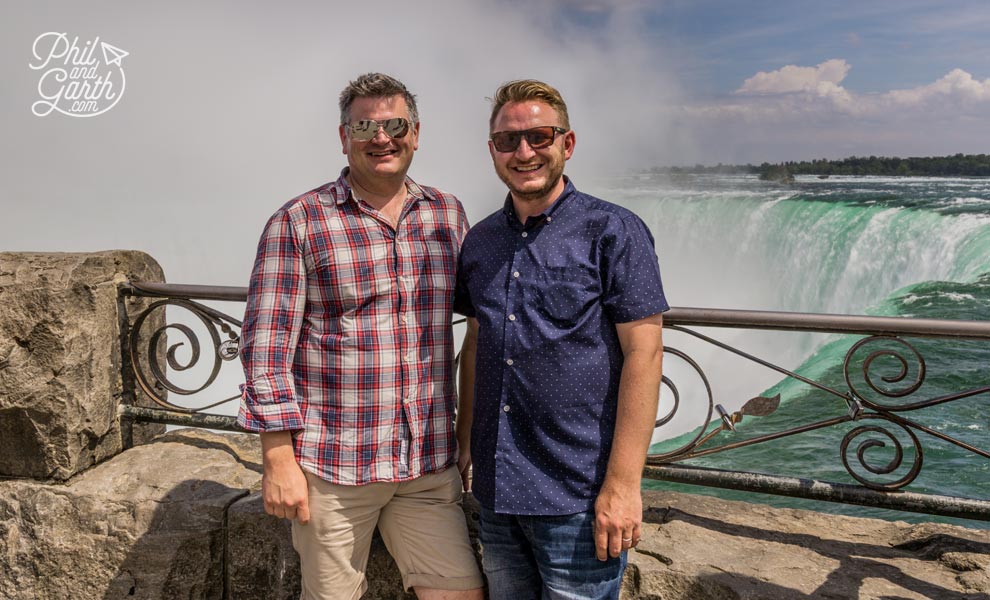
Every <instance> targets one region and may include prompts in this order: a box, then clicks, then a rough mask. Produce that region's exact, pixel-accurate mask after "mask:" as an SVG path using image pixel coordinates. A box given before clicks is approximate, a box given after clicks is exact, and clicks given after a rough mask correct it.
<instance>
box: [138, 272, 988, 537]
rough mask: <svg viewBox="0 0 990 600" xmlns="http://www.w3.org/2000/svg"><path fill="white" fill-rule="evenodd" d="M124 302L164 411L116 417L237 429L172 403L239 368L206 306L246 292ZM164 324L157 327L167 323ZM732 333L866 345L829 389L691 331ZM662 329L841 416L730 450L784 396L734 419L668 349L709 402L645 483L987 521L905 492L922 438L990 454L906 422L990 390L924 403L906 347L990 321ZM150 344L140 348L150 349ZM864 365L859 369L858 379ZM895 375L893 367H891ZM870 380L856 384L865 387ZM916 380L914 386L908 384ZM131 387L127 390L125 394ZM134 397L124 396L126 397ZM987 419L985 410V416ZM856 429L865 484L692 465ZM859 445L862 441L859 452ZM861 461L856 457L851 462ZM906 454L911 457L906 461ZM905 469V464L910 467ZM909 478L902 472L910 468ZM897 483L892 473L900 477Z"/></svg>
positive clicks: (748, 322)
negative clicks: (732, 358) (198, 380)
mask: <svg viewBox="0 0 990 600" xmlns="http://www.w3.org/2000/svg"><path fill="white" fill-rule="evenodd" d="M121 295H122V296H123V297H127V296H134V297H149V298H160V299H159V300H156V301H154V302H152V303H151V304H150V305H149V306H147V307H146V308H145V309H144V310H143V311H142V312H141V313H140V314H138V315H137V316H136V317H135V318H134V320H133V325H132V326H130V331H129V332H128V333H127V336H126V345H127V356H128V357H129V360H125V361H123V362H124V369H125V372H124V373H123V376H124V378H125V390H127V389H132V390H137V389H140V390H142V391H143V392H144V393H145V394H146V395H147V397H148V398H150V399H151V400H152V401H153V402H154V403H155V404H156V405H157V408H147V407H138V406H135V405H134V403H133V398H131V400H132V402H130V403H125V404H123V405H122V406H121V408H120V413H121V416H122V417H124V418H130V419H134V420H137V421H154V422H160V423H169V424H174V425H182V426H194V427H207V428H211V429H221V430H230V431H241V429H240V428H239V427H238V426H237V423H236V419H235V418H234V417H230V416H223V415H215V414H208V413H204V412H203V411H206V410H208V409H211V408H214V407H216V406H218V405H221V404H224V403H227V402H232V401H234V400H237V399H238V398H239V397H240V395H239V394H234V395H233V396H229V397H225V398H223V399H221V400H218V401H213V402H209V403H207V404H205V405H202V406H198V407H195V408H189V407H184V406H180V405H178V404H175V403H173V402H171V401H169V399H168V394H169V393H171V394H177V395H180V396H187V395H192V394H196V393H199V392H201V391H203V390H205V389H207V388H208V387H209V386H210V385H211V384H213V383H214V381H215V380H216V377H217V374H218V373H219V370H220V366H221V365H222V363H224V362H228V361H233V360H235V359H236V358H237V352H238V346H237V344H238V341H239V335H238V331H239V329H240V326H241V322H240V321H239V320H237V319H235V318H233V317H231V316H230V315H227V314H224V313H222V312H220V311H218V310H216V309H214V308H211V307H209V306H207V305H205V304H202V303H201V302H200V301H202V300H206V301H232V302H243V301H245V300H246V296H247V288H244V287H224V286H198V285H175V284H149V283H137V282H132V283H130V284H129V285H126V286H124V287H122V288H121ZM166 307H176V308H180V309H183V310H186V311H189V312H190V313H192V314H193V315H195V317H196V318H197V319H198V320H199V321H200V322H201V323H202V324H203V325H204V326H205V327H206V329H207V331H208V332H209V333H208V337H209V344H210V345H212V348H210V349H209V352H206V351H204V350H203V344H201V343H200V341H199V340H198V338H197V336H196V335H195V334H194V333H193V330H192V329H191V328H189V327H187V326H185V325H182V324H178V323H172V324H168V323H166V324H164V325H162V326H160V327H159V328H158V329H156V330H155V331H144V329H145V326H146V324H147V323H149V322H150V321H149V320H148V317H149V316H150V315H152V314H154V313H155V312H156V311H159V310H164V309H165V308H166ZM159 322H160V321H159ZM697 326H700V327H706V328H732V329H747V330H783V331H796V332H819V333H835V334H853V335H859V336H863V337H862V338H861V339H859V340H858V341H856V342H855V343H853V344H852V345H851V347H850V348H849V350H848V351H847V352H846V355H845V358H844V360H843V363H842V373H843V378H844V385H841V386H837V385H835V384H831V385H829V384H826V383H823V382H821V381H816V380H814V379H810V378H808V377H805V376H803V375H801V374H799V373H796V372H793V371H791V370H789V369H785V368H783V367H781V366H779V365H776V364H774V363H772V362H770V361H768V360H765V359H763V358H760V357H758V356H755V355H753V354H749V353H747V352H744V351H742V350H740V349H738V348H735V347H733V346H731V345H729V344H726V343H724V342H722V341H719V340H717V339H715V338H713V337H710V336H708V335H705V334H702V333H700V332H698V331H695V330H694V329H691V327H697ZM664 327H665V329H667V330H670V331H677V332H680V333H682V334H684V335H687V336H690V337H691V338H694V339H696V340H698V341H700V343H703V344H706V345H708V346H711V347H713V348H718V349H721V350H723V351H726V352H730V353H732V354H734V355H736V356H738V357H740V358H742V359H743V360H745V361H748V362H750V363H752V364H754V365H758V366H760V367H762V368H766V369H771V370H773V371H776V372H778V373H779V374H781V375H783V376H785V377H786V378H790V379H792V380H795V381H799V382H802V383H803V384H805V385H807V386H809V389H814V390H817V391H818V392H819V393H820V394H823V395H824V396H825V397H827V398H832V399H834V400H835V401H836V402H837V406H838V407H839V409H840V410H838V411H835V414H834V415H833V416H829V417H827V418H823V419H819V420H813V421H811V422H808V423H800V424H797V425H795V426H791V427H787V428H783V429H780V430H775V431H772V432H769V433H763V434H757V435H755V436H753V437H749V438H745V439H741V440H740V439H735V438H737V437H739V436H738V435H735V434H732V436H731V437H732V438H733V439H730V440H727V441H723V443H719V442H720V441H722V440H724V439H725V437H726V434H729V433H730V432H736V431H737V425H738V424H739V423H740V422H742V421H743V420H744V419H746V418H747V417H749V418H760V417H767V416H769V415H771V414H773V413H775V412H776V411H777V409H778V408H779V406H780V398H779V396H774V397H756V398H753V399H751V400H749V401H747V402H746V403H744V404H743V405H742V407H741V408H740V409H738V410H736V411H733V412H729V411H727V410H726V409H725V408H723V406H722V405H721V404H718V403H716V402H715V398H714V393H713V391H712V386H711V385H710V383H709V379H708V377H707V375H706V374H705V372H704V370H703V369H702V367H701V366H700V365H699V364H698V362H696V361H695V360H694V359H692V357H691V356H689V355H688V354H687V353H685V352H682V351H680V350H678V349H676V348H674V347H670V346H666V347H665V348H664V355H665V357H666V358H670V357H677V358H678V359H680V360H681V361H683V362H684V363H685V364H686V365H688V368H689V370H691V371H693V372H694V373H695V374H696V375H697V377H698V379H699V380H700V382H701V388H703V390H702V395H703V396H705V397H707V411H702V412H703V413H704V414H703V420H702V422H701V423H699V424H698V426H697V427H696V428H694V429H693V430H692V431H696V432H697V433H696V434H694V435H693V436H689V437H691V439H690V440H688V441H687V442H685V443H684V444H682V445H681V446H680V447H678V448H676V449H673V450H670V451H666V452H663V453H651V454H650V455H648V457H647V466H646V468H645V470H644V476H645V477H647V478H651V479H657V480H664V481H672V482H679V483H688V484H695V485H703V486H710V487H718V488H727V489H734V490H741V491H748V492H760V493H767V494H775V495H781V496H789V497H800V498H807V499H813V500H821V501H827V502H840V503H846V504H857V505H865V506H873V507H878V508H887V509H893V510H901V511H910V512H918V513H927V514H936V515H941V516H950V517H959V518H966V519H976V520H983V521H990V500H987V499H976V498H960V497H955V496H943V495H934V494H922V493H915V492H911V491H908V490H906V489H905V488H906V487H907V486H908V485H909V484H911V483H912V482H913V481H915V479H916V478H917V477H918V475H919V474H920V473H921V471H922V468H923V465H924V445H923V443H922V439H923V438H924V439H929V438H934V439H937V440H940V441H941V442H942V443H943V444H947V445H949V446H951V447H953V448H955V449H956V451H958V452H960V453H964V454H968V455H972V456H974V457H976V460H979V459H990V451H988V449H985V448H978V447H976V446H974V445H973V444H970V443H967V442H965V441H963V440H960V439H958V438H957V437H953V436H951V435H949V434H947V433H945V432H943V431H940V430H937V429H935V428H932V427H929V426H926V425H924V424H922V423H920V422H918V421H917V420H915V419H913V418H909V415H910V414H912V413H915V412H916V411H922V410H924V409H927V408H931V407H935V406H939V405H944V404H947V403H950V402H957V401H961V400H967V399H973V398H974V397H977V396H980V395H983V394H987V393H990V387H975V388H971V389H964V390H959V391H956V392H953V393H949V394H942V395H939V396H936V397H931V398H921V399H916V398H915V395H916V394H917V393H918V392H919V390H920V389H921V388H922V386H923V384H924V383H925V378H926V363H925V359H924V357H923V355H922V353H921V352H919V351H918V349H917V348H916V347H915V345H913V344H912V343H910V342H909V341H907V340H906V339H905V338H912V339H913V338H947V339H957V340H963V339H968V340H984V341H985V340H990V323H988V322H980V321H947V320H936V319H915V318H902V317H868V316H847V315H827V314H808V313H786V312H766V311H739V310H721V309H698V308H673V309H671V310H670V311H669V312H667V313H665V315H664ZM169 331H171V332H173V333H174V334H178V335H180V336H181V338H182V341H179V342H176V343H172V344H170V345H168V346H167V347H166V345H165V344H164V343H163V339H164V336H165V334H166V332H169ZM142 340H144V341H143V342H142ZM184 344H188V345H189V347H188V348H187V349H186V352H187V353H188V356H189V358H188V359H187V360H185V361H180V360H179V359H178V358H177V350H178V349H179V348H180V347H182V346H183V345H184ZM206 356H209V360H210V361H212V362H211V364H210V365H207V367H208V369H209V375H208V376H207V377H206V380H205V382H204V383H203V384H202V385H199V386H197V387H195V388H188V387H186V388H184V387H182V386H179V385H177V384H175V383H174V382H172V381H170V380H169V378H168V374H167V373H166V372H165V370H164V369H163V368H162V366H163V365H165V364H167V365H168V367H169V368H170V369H171V370H172V371H174V372H182V371H185V370H187V369H190V368H192V367H193V366H195V365H197V364H198V363H199V361H200V360H201V359H203V358H204V357H206ZM883 361H887V363H888V367H889V365H890V364H893V365H894V366H895V369H894V370H895V371H896V372H895V373H893V374H886V375H882V376H880V377H879V380H875V378H874V375H873V374H872V373H871V372H872V371H873V370H874V369H875V367H876V366H877V365H878V364H880V363H882V362H883ZM857 367H859V371H858V374H857ZM888 371H889V369H888ZM860 379H861V380H862V381H859V380H860ZM909 379H913V380H912V381H908V380H909ZM128 382H130V386H128ZM662 385H664V386H665V387H666V388H667V390H668V392H669V393H670V395H671V396H672V397H673V403H672V407H671V409H670V410H669V411H667V412H666V414H664V415H662V416H660V417H659V418H658V419H657V421H656V427H660V426H662V425H665V424H667V423H669V422H670V421H671V420H672V419H673V418H674V416H675V414H676V413H677V412H678V409H679V408H680V397H681V395H682V394H681V390H680V389H679V388H678V386H677V385H676V384H675V383H674V381H672V380H671V379H670V378H669V377H668V376H667V375H664V377H663V384H662ZM125 395H126V394H125ZM984 414H986V413H984ZM842 424H853V425H855V428H853V429H852V430H851V431H849V432H848V433H846V434H845V435H844V436H843V437H842V440H841V442H840V444H839V448H838V450H839V456H840V457H841V461H842V463H843V466H844V468H845V471H846V472H847V473H848V474H849V475H850V476H851V477H852V478H853V479H854V480H855V481H857V482H858V484H859V485H852V484H844V483H835V482H826V481H819V480H814V479H805V478H795V477H788V476H781V475H769V474H763V473H748V472H740V471H730V470H722V469H713V468H707V467H704V466H697V465H691V464H684V461H688V460H692V459H698V458H701V457H706V456H710V455H714V454H718V453H722V452H730V451H732V450H736V449H740V448H745V447H751V446H755V445H757V444H764V443H767V442H772V441H776V440H782V439H784V438H789V437H792V436H800V435H802V434H806V433H808V432H812V431H818V430H823V429H827V428H832V427H836V426H839V425H842ZM857 439H863V441H861V442H859V443H858V444H857V443H855V442H856V440H857ZM881 448H885V449H886V450H887V451H888V454H891V453H892V456H890V457H889V459H887V460H886V461H885V462H884V463H883V464H879V465H878V464H875V463H874V462H873V461H871V460H870V454H871V453H873V452H875V451H878V450H879V449H881ZM850 454H853V455H854V457H855V458H851V457H850V456H849V455H850ZM908 457H910V460H907V459H908ZM906 463H909V466H906ZM905 468H906V472H904V473H903V474H902V475H896V473H899V472H901V471H905ZM891 474H895V475H894V477H896V478H892V477H891Z"/></svg>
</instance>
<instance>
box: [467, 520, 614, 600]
mask: <svg viewBox="0 0 990 600" xmlns="http://www.w3.org/2000/svg"><path fill="white" fill-rule="evenodd" d="M594 522H595V512H594V511H593V510H592V511H589V512H585V513H578V514H575V515H562V516H551V517H547V516H529V515H507V514H499V513H496V512H494V511H491V510H488V509H487V508H485V507H483V506H482V507H481V545H482V563H483V566H484V569H485V575H486V576H487V577H488V593H489V596H490V598H491V600H540V599H542V600H597V599H601V600H605V599H612V600H615V599H617V598H618V597H619V588H620V587H621V585H622V572H623V571H624V570H625V568H626V553H625V552H623V553H622V554H621V555H620V556H619V557H618V558H609V559H608V560H606V561H600V560H598V558H596V557H595V538H594V533H593V531H592V527H593V525H594Z"/></svg>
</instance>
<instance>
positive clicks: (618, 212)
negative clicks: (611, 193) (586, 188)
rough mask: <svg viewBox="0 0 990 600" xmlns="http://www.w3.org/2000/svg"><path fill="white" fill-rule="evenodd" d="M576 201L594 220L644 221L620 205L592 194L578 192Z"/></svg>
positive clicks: (575, 197) (575, 196)
mask: <svg viewBox="0 0 990 600" xmlns="http://www.w3.org/2000/svg"><path fill="white" fill-rule="evenodd" d="M574 201H575V203H576V204H579V205H580V206H581V208H582V209H583V210H584V211H585V212H586V213H587V214H588V216H589V217H592V218H595V217H597V218H602V219H619V220H621V221H630V220H631V221H639V222H641V221H642V219H641V218H640V217H639V215H637V214H636V213H634V212H633V211H631V210H629V209H628V208H625V207H623V206H619V205H618V204H615V203H612V202H609V201H608V200H602V199H601V198H598V197H597V196H592V195H591V194H586V193H584V192H580V191H579V192H577V193H576V194H575V195H574Z"/></svg>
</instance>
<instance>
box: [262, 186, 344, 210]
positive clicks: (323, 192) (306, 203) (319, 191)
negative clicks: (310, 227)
mask: <svg viewBox="0 0 990 600" xmlns="http://www.w3.org/2000/svg"><path fill="white" fill-rule="evenodd" d="M336 183H337V182H335V181H331V182H328V183H324V184H323V185H321V186H318V187H315V188H313V189H311V190H309V191H307V192H303V193H302V194H299V195H298V196H296V197H294V198H292V199H291V200H289V201H288V202H286V203H285V204H283V205H282V206H280V207H279V209H278V210H276V211H275V214H276V215H279V214H284V215H288V216H293V217H296V216H302V215H305V214H306V213H307V212H308V211H309V209H310V208H312V207H314V206H316V205H317V204H320V203H324V204H327V203H328V204H329V205H331V206H332V205H334V204H335V200H336V199H337V196H338V194H340V193H341V192H340V191H339V190H337V189H336V188H335V186H336Z"/></svg>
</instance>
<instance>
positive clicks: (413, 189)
mask: <svg viewBox="0 0 990 600" xmlns="http://www.w3.org/2000/svg"><path fill="white" fill-rule="evenodd" d="M350 172H351V168H350V167H344V168H343V169H341V170H340V177H338V178H337V180H336V181H334V182H333V183H331V184H329V185H328V186H327V191H329V192H330V197H331V198H332V199H333V201H334V203H335V204H337V205H338V206H339V205H341V204H343V203H345V202H347V199H348V198H353V197H354V196H353V194H352V193H351V185H350V184H349V183H347V175H348V173H350ZM406 195H407V196H412V197H413V200H436V199H437V198H436V195H435V194H433V193H432V190H429V189H424V188H422V187H421V186H420V185H419V184H418V183H416V182H415V181H413V180H412V178H411V177H409V176H408V175H406Z"/></svg>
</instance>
